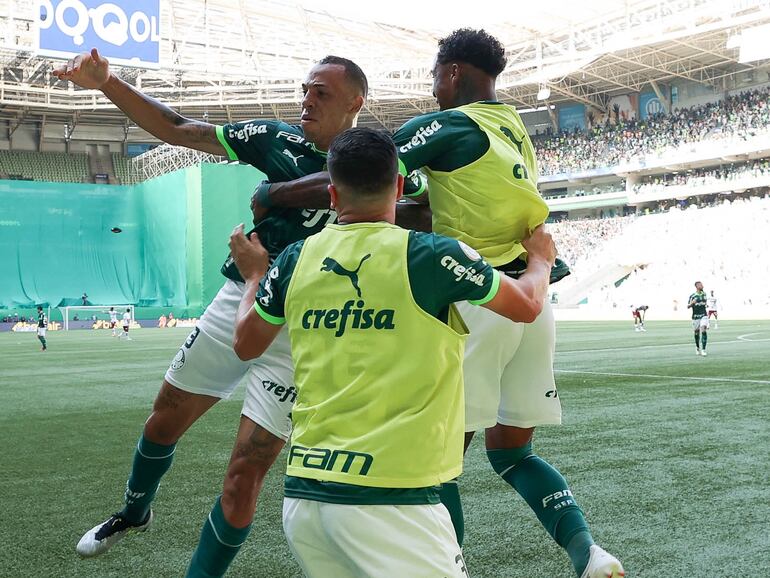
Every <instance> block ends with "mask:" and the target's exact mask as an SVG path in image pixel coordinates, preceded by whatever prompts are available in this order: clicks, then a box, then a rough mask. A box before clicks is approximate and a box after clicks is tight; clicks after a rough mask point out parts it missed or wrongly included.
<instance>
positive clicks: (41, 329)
mask: <svg viewBox="0 0 770 578" xmlns="http://www.w3.org/2000/svg"><path fill="white" fill-rule="evenodd" d="M46 329H47V328H46V327H38V328H37V336H38V337H45V330H46Z"/></svg>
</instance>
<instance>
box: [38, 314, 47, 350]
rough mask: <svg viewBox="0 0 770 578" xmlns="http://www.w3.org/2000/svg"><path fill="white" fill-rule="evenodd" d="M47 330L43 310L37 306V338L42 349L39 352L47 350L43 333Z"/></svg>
mask: <svg viewBox="0 0 770 578" xmlns="http://www.w3.org/2000/svg"><path fill="white" fill-rule="evenodd" d="M47 329H48V319H47V318H46V316H45V313H43V308H42V307H41V306H40V305H38V306H37V338H38V339H39V340H40V344H41V345H42V347H41V348H40V351H47V350H48V344H47V343H46V340H45V332H46V330H47Z"/></svg>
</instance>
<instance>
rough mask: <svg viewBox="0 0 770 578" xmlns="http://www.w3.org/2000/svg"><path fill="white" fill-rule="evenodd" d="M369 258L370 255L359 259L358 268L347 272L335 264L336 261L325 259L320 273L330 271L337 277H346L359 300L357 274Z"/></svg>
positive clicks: (359, 292) (359, 291)
mask: <svg viewBox="0 0 770 578" xmlns="http://www.w3.org/2000/svg"><path fill="white" fill-rule="evenodd" d="M371 256H372V254H371V253H369V254H367V255H364V256H363V257H362V258H361V262H360V263H359V264H358V267H357V268H356V270H355V271H348V270H347V269H345V267H343V266H342V265H340V264H339V263H337V261H335V260H334V259H332V258H331V257H326V259H324V263H323V267H321V271H331V272H332V273H336V274H337V275H341V276H342V277H347V278H348V279H350V282H351V283H352V284H353V289H355V290H356V293H358V298H359V299H360V298H361V288H360V287H359V286H358V272H359V271H360V270H361V265H363V264H364V261H366V260H367V259H368V258H369V257H371Z"/></svg>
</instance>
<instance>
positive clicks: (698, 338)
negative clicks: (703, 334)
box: [695, 331, 700, 349]
mask: <svg viewBox="0 0 770 578" xmlns="http://www.w3.org/2000/svg"><path fill="white" fill-rule="evenodd" d="M695 347H697V348H698V349H700V331H697V332H696V333H695Z"/></svg>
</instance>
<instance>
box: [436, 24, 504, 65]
mask: <svg viewBox="0 0 770 578" xmlns="http://www.w3.org/2000/svg"><path fill="white" fill-rule="evenodd" d="M436 62H438V63H439V64H446V63H448V62H465V63H467V64H472V65H473V66H475V67H476V68H478V69H480V70H483V71H484V72H486V73H487V74H489V75H490V76H495V77H496V76H497V75H498V74H500V73H501V72H502V71H503V70H504V69H505V64H506V62H507V59H506V57H505V48H504V47H503V45H502V44H501V43H500V41H499V40H498V39H497V38H495V37H494V36H492V35H491V34H488V33H487V32H486V31H485V30H483V29H482V30H474V29H473V28H459V29H458V30H455V31H454V32H452V34H450V35H449V36H447V37H445V38H442V39H441V40H439V41H438V56H437V57H436Z"/></svg>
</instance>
